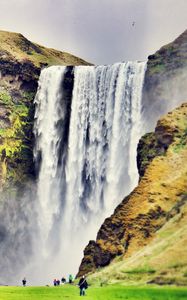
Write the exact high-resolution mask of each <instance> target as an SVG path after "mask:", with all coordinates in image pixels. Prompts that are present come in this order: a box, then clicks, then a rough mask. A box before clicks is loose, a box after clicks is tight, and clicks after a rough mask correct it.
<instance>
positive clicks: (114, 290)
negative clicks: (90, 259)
mask: <svg viewBox="0 0 187 300" xmlns="http://www.w3.org/2000/svg"><path fill="white" fill-rule="evenodd" d="M186 297H187V288H180V289H179V288H178V289H177V288H168V287H164V288H158V287H153V288H148V287H136V288H135V287H124V286H119V285H114V286H108V287H100V288H97V287H89V289H88V290H87V291H86V299H87V300H96V299H97V300H117V299H128V300H156V299H157V300H175V299H176V300H179V299H181V300H182V299H186ZM0 299H1V300H47V299H53V300H57V299H58V300H60V299H71V300H76V299H80V296H79V290H78V288H77V287H73V286H71V287H70V286H63V287H57V288H52V287H27V288H20V287H1V288H0Z"/></svg>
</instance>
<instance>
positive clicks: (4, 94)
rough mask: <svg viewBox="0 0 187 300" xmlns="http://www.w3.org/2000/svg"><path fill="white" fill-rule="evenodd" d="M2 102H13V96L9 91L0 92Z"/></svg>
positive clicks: (6, 103) (9, 103)
mask: <svg viewBox="0 0 187 300" xmlns="http://www.w3.org/2000/svg"><path fill="white" fill-rule="evenodd" d="M0 103H2V104H4V105H11V104H12V98H11V96H10V95H9V93H8V92H7V91H2V92H0Z"/></svg>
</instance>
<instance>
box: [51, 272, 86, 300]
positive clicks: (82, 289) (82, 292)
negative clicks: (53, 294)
mask: <svg viewBox="0 0 187 300" xmlns="http://www.w3.org/2000/svg"><path fill="white" fill-rule="evenodd" d="M61 282H62V284H64V283H66V279H65V277H62V279H61ZM69 283H70V284H72V283H73V276H72V275H71V274H70V275H69ZM53 284H54V286H58V285H60V280H58V279H54V281H53ZM78 286H79V289H80V296H85V290H86V289H87V288H88V283H87V281H86V277H85V276H82V277H81V278H80V280H79V283H78Z"/></svg>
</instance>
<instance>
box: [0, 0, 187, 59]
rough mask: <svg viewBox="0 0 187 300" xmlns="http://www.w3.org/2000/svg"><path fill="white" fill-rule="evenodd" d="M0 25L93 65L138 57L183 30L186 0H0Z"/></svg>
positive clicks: (186, 19) (185, 27) (184, 26)
mask: <svg viewBox="0 0 187 300" xmlns="http://www.w3.org/2000/svg"><path fill="white" fill-rule="evenodd" d="M133 22H135V24H134V26H133V25H132V24H133ZM0 29H2V30H8V31H15V32H20V33H22V34H23V35H24V36H25V37H27V38H28V39H30V40H31V41H34V42H37V43H39V44H42V45H44V46H48V47H52V48H56V49H59V50H62V51H67V52H70V53H73V54H75V55H77V56H80V57H81V58H84V59H86V60H88V61H90V62H93V63H95V64H109V63H113V62H117V61H126V60H144V59H146V58H147V56H148V55H149V54H151V53H154V51H155V50H157V49H159V48H160V47H161V46H162V45H164V44H166V43H168V42H170V41H172V40H173V39H175V38H176V37H177V36H178V35H179V34H181V33H182V32H183V31H184V30H185V29H187V0H0Z"/></svg>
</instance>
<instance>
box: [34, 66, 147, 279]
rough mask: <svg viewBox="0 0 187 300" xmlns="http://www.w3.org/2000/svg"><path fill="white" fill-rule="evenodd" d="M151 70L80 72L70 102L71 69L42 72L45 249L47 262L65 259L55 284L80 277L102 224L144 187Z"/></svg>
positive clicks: (39, 151)
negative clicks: (142, 155)
mask: <svg viewBox="0 0 187 300" xmlns="http://www.w3.org/2000/svg"><path fill="white" fill-rule="evenodd" d="M145 66H146V64H145V63H144V62H127V63H119V64H114V65H111V66H97V67H94V66H80V67H75V68H74V88H73V95H72V101H71V103H70V104H67V103H66V101H65V99H64V98H63V91H64V87H63V81H64V77H65V76H66V75H65V73H66V71H67V68H66V67H50V68H47V69H45V70H43V71H42V73H41V76H40V82H39V89H38V92H37V96H36V99H35V103H36V113H35V118H36V121H35V137H36V146H35V159H36V162H37V163H38V164H39V165H40V167H39V177H38V204H39V218H38V220H39V222H38V223H39V228H40V239H39V240H40V242H38V243H39V247H40V253H42V254H41V257H42V255H43V256H44V257H45V258H46V259H47V258H48V259H49V261H50V260H51V257H53V258H54V256H56V257H58V261H57V263H54V261H53V264H52V265H51V266H50V270H51V268H53V269H54V270H53V271H50V274H49V278H51V276H53V275H54V276H55V272H59V273H58V274H59V276H60V274H61V275H62V272H65V273H67V272H72V271H73V272H76V271H77V269H78V264H79V263H80V258H81V256H82V251H83V248H84V246H85V245H86V244H87V243H88V240H89V239H91V238H95V234H96V232H97V230H98V228H99V225H100V224H101V222H102V221H103V218H105V217H106V216H108V215H109V214H110V213H111V212H112V211H113V209H114V208H115V206H116V205H117V204H118V203H119V202H120V201H121V200H122V198H123V197H124V196H125V195H127V194H128V193H129V192H130V191H131V190H132V189H133V188H134V187H135V185H136V184H137V181H138V173H137V168H136V147H137V143H138V140H139V138H140V136H141V134H142V132H141V92H142V85H143V79H144V73H145ZM67 105H71V112H69V113H67V112H68V111H69V110H68V108H67ZM64 124H66V126H65V127H66V128H64ZM67 125H68V126H67ZM67 127H68V128H67ZM63 128H64V129H63ZM64 137H66V139H65V141H64V142H63V140H64ZM53 237H55V238H53ZM54 240H56V241H57V243H53V242H54ZM57 253H59V254H57ZM54 254H55V255H54ZM67 255H68V257H71V259H68V258H67ZM41 260H42V258H41ZM59 261H60V265H59ZM52 274H53V275H52ZM47 278H48V277H47V275H46V278H45V279H47Z"/></svg>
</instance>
